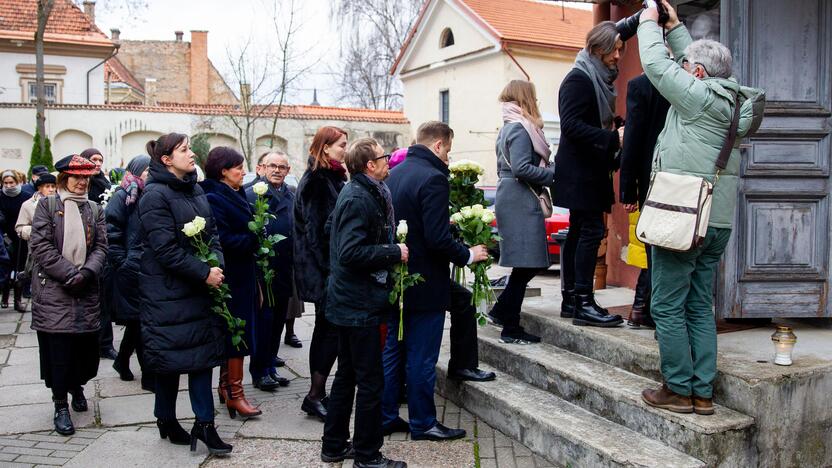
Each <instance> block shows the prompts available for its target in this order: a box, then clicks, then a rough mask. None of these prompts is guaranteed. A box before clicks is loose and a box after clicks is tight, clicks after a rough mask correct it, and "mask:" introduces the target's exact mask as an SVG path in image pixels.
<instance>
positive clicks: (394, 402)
mask: <svg viewBox="0 0 832 468" xmlns="http://www.w3.org/2000/svg"><path fill="white" fill-rule="evenodd" d="M452 139H453V130H451V128H450V127H448V125H447V124H444V123H442V122H427V123H424V124H422V125H421V126H420V127H419V130H418V132H417V136H416V145H413V146H411V147H410V149H409V150H408V152H407V159H405V161H404V162H403V163H401V164H399V165H398V166H396V168H395V169H394V170H393V171H391V173H390V179H389V181H388V185H389V186H390V191H391V192H392V195H393V206H394V207H395V213H396V220H397V221H398V220H406V221H407V224H408V231H409V232H408V235H407V245H408V247H409V248H410V252H411V255H410V258H411V261H410V262H409V263H408V269H409V270H410V272H411V273H419V274H420V275H421V276H422V278H424V279H425V281H424V282H423V283H420V284H417V285H416V286H413V287H411V288H409V289H408V290H407V291H406V292H405V296H404V308H405V310H404V340H403V341H401V342H399V341H398V318H399V317H398V314H394V317H393V320H391V321H390V323H389V329H388V334H387V341H386V345H385V349H384V398H383V411H384V425H385V431H387V432H390V431H391V430H392V429H393V428H396V427H401V426H402V425H406V424H407V423H405V422H404V421H403V420H402V419H401V418H400V417H399V405H398V403H399V391H400V388H401V386H400V379H401V375H402V368H403V366H404V365H405V362H404V361H405V360H406V362H407V365H406V367H407V376H406V381H407V401H408V413H409V415H410V423H409V427H410V431H411V434H412V438H413V439H414V440H423V439H427V440H447V439H457V438H460V437H464V436H465V431H464V430H461V429H449V428H447V427H445V426H443V425H442V424H440V423H439V422H438V421H437V420H436V406H435V405H434V401H433V391H434V384H435V383H436V361H437V359H438V358H439V347H440V344H441V342H442V329H443V325H444V323H445V311H446V310H448V308H449V307H450V302H451V286H450V285H451V282H450V281H449V280H448V278H449V277H450V274H451V272H450V267H449V264H450V263H454V264H455V265H459V266H465V265H467V264H470V263H474V262H479V261H482V260H485V259H486V258H488V252H487V251H486V249H485V247H484V246H481V245H478V246H474V247H472V248H470V249H468V248H467V247H465V245H463V244H461V243H459V242H457V241H456V240H454V238H453V237H452V236H451V232H450V216H449V214H448V204H449V196H450V186H449V184H448V175H449V171H448V166H447V161H448V153H449V152H450V150H451V142H452ZM403 355H404V356H403Z"/></svg>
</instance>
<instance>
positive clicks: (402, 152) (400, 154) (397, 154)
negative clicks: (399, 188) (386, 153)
mask: <svg viewBox="0 0 832 468" xmlns="http://www.w3.org/2000/svg"><path fill="white" fill-rule="evenodd" d="M406 157H407V148H399V149H397V150H396V151H393V154H391V155H390V161H389V162H388V163H387V164H388V165H389V166H390V169H393V168H394V167H396V166H398V165H399V164H401V163H402V161H404V159H405V158H406Z"/></svg>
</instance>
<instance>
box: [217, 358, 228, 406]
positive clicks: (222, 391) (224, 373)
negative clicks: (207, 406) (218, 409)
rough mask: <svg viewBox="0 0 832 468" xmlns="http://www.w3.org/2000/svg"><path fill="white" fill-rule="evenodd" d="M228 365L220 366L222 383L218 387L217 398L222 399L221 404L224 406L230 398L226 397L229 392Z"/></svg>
mask: <svg viewBox="0 0 832 468" xmlns="http://www.w3.org/2000/svg"><path fill="white" fill-rule="evenodd" d="M227 390H228V364H223V365H221V366H220V382H219V385H217V396H218V397H219V399H220V404H221V405H224V404H225V400H226V399H227V398H228V396H227V395H226V394H227V393H228V392H227Z"/></svg>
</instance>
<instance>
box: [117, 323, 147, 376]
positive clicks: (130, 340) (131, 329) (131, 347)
mask: <svg viewBox="0 0 832 468" xmlns="http://www.w3.org/2000/svg"><path fill="white" fill-rule="evenodd" d="M133 351H135V352H136V357H137V358H138V359H139V367H141V369H142V374H144V372H145V368H144V355H143V352H144V344H143V343H142V326H141V323H139V321H138V320H130V321H125V322H124V336H123V337H122V339H121V344H120V345H119V347H118V359H119V360H120V361H121V362H124V363H127V362H129V361H130V355H131V354H133Z"/></svg>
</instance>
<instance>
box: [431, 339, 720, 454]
mask: <svg viewBox="0 0 832 468" xmlns="http://www.w3.org/2000/svg"><path fill="white" fill-rule="evenodd" d="M447 361H448V356H447V354H443V356H440V358H439V365H437V387H438V390H439V392H440V393H441V394H442V395H445V396H446V397H447V398H450V399H451V401H454V402H455V403H456V404H458V405H460V406H463V407H465V409H467V410H468V411H471V412H472V413H474V414H476V415H477V416H478V417H479V418H481V419H483V420H484V421H485V422H487V423H488V424H490V425H492V426H493V427H495V428H497V429H499V430H500V431H502V432H504V433H505V434H507V435H509V436H511V437H514V438H515V439H517V440H519V441H520V442H522V443H523V444H525V445H526V446H527V447H529V448H530V449H531V450H533V451H535V452H536V453H537V454H539V455H540V456H542V457H545V458H546V459H548V460H549V461H550V462H552V463H554V464H556V465H558V466H579V467H663V468H673V467H704V466H707V464H706V463H705V462H703V461H701V460H698V459H696V458H694V457H691V456H690V455H687V454H685V453H683V452H680V451H679V450H676V449H674V448H671V447H668V446H667V445H665V444H663V443H661V442H658V441H656V440H654V439H651V438H649V437H647V436H645V435H643V434H639V433H638V432H636V431H633V430H632V429H629V428H627V427H624V426H621V425H619V424H616V423H614V422H612V421H609V420H607V419H604V418H602V417H601V416H598V415H596V414H593V413H591V412H589V411H587V410H585V409H583V408H580V407H578V406H575V405H573V404H571V403H569V402H567V401H565V400H563V399H561V398H559V397H557V396H555V395H553V394H552V393H550V392H547V391H545V390H541V389H539V388H536V387H534V386H533V385H530V384H528V383H526V382H523V381H521V380H518V379H516V378H514V377H512V376H511V375H508V374H505V373H500V374H499V377H498V380H497V381H494V382H481V383H479V382H455V381H450V380H447V378H446V376H447V371H448V369H447V364H446V363H447ZM480 367H481V368H482V369H485V370H495V369H493V368H491V367H489V366H488V365H481V366H480Z"/></svg>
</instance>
